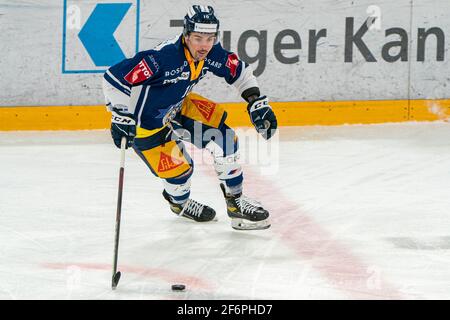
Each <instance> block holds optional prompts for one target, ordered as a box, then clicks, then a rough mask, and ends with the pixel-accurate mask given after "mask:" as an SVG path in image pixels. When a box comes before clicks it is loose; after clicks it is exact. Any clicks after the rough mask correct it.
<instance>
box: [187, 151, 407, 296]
mask: <svg viewBox="0 0 450 320" xmlns="http://www.w3.org/2000/svg"><path fill="white" fill-rule="evenodd" d="M191 151H192V149H191ZM192 153H193V154H192V155H193V156H194V161H195V159H201V157H202V154H201V151H199V150H198V149H194V150H193V152H192ZM199 166H202V169H203V170H202V173H205V174H208V175H210V176H211V177H214V178H215V179H217V176H216V175H215V172H214V169H213V168H212V166H209V165H206V164H201V163H199ZM199 166H197V167H199ZM243 172H244V192H245V193H246V194H248V195H249V196H250V197H252V198H255V199H256V200H258V201H261V202H262V203H263V204H264V206H265V207H266V208H267V209H268V210H269V212H270V216H271V223H272V226H271V228H270V229H268V231H270V232H273V233H274V234H276V235H277V236H278V237H279V238H280V239H281V240H283V242H284V244H285V245H287V246H288V247H289V248H291V249H292V250H294V251H295V253H296V254H298V255H299V256H300V257H301V258H302V259H303V260H305V261H306V262H308V263H309V264H310V265H311V266H312V267H313V268H314V270H316V271H319V272H320V274H321V275H322V276H323V277H324V278H325V279H326V280H327V281H328V283H330V284H332V285H333V286H334V287H335V288H337V289H338V290H341V291H343V292H345V293H346V294H347V295H349V297H350V298H354V299H402V298H403V297H402V294H401V293H400V292H399V291H398V290H397V289H396V288H395V287H393V286H392V285H391V284H388V283H387V282H386V281H385V280H383V279H382V277H381V278H379V280H378V282H375V283H373V282H372V283H370V281H372V280H373V279H371V277H373V276H374V275H373V273H371V271H372V269H371V268H370V266H371V265H367V264H365V263H364V262H363V261H362V260H361V259H360V258H358V257H357V256H355V255H353V254H352V253H351V250H350V249H349V248H346V247H345V246H344V245H342V244H340V243H339V241H338V240H336V238H335V237H334V236H333V234H331V233H330V232H329V231H327V230H326V229H325V228H324V227H322V226H321V225H320V224H319V223H318V222H316V221H314V219H313V218H312V217H310V216H308V214H307V213H305V212H304V211H303V210H302V209H301V208H300V206H299V205H298V204H297V203H296V202H294V201H292V200H290V199H288V198H287V197H286V196H284V194H283V193H282V192H281V191H280V190H279V189H278V188H277V183H274V181H272V180H270V179H268V178H264V177H263V176H261V175H258V174H256V173H254V171H252V169H251V168H250V167H249V166H243ZM265 199H266V200H265ZM267 199H276V201H268V200H267ZM253 232H259V231H253ZM261 232H264V231H261ZM369 283H370V285H369Z"/></svg>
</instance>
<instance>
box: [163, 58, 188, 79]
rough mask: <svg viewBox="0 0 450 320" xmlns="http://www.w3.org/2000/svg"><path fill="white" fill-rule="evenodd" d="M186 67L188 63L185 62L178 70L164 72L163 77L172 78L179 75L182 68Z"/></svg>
mask: <svg viewBox="0 0 450 320" xmlns="http://www.w3.org/2000/svg"><path fill="white" fill-rule="evenodd" d="M187 66H188V62H187V61H185V62H184V63H183V65H182V66H179V67H178V68H176V69H173V70H170V71H166V72H165V73H164V75H165V76H166V77H170V76H174V75H176V74H179V73H180V72H183V70H184V68H186V67H187Z"/></svg>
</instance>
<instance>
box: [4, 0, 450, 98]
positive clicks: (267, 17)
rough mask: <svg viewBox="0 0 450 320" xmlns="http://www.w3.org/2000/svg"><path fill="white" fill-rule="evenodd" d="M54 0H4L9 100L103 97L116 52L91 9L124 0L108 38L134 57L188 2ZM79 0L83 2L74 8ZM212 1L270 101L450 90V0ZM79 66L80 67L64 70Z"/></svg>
mask: <svg viewBox="0 0 450 320" xmlns="http://www.w3.org/2000/svg"><path fill="white" fill-rule="evenodd" d="M10 2H11V1H10ZM12 2H13V1H12ZM54 3H55V2H54V1H53V0H39V1H38V0H30V1H27V3H26V4H22V3H18V4H15V5H14V6H6V7H2V6H0V14H1V20H2V23H3V24H4V25H5V26H7V28H6V29H5V32H2V33H0V44H8V45H7V46H5V49H4V50H2V57H3V60H0V63H1V61H5V63H4V64H3V65H2V69H1V72H2V75H3V76H2V77H0V87H1V88H2V89H3V90H1V91H0V104H1V105H3V106H8V105H9V106H12V105H36V104H40V105H90V104H102V103H103V94H102V91H101V77H102V73H101V72H103V70H104V69H106V68H107V67H108V66H107V65H104V62H103V61H106V60H104V59H103V58H106V57H107V55H109V54H110V53H111V52H110V50H103V49H102V50H100V49H99V43H98V42H96V41H89V39H90V38H89V37H87V35H90V33H89V32H91V30H94V31H95V32H99V29H98V28H94V27H95V26H96V23H97V22H98V21H102V20H101V19H94V18H95V17H93V16H92V15H93V14H94V13H96V14H97V16H98V15H100V13H102V12H105V10H106V9H108V8H112V7H114V8H122V9H123V10H122V13H121V14H120V15H117V17H116V19H115V20H114V21H111V22H110V24H109V26H110V28H109V29H108V30H110V31H109V32H108V39H110V40H111V41H112V40H114V41H117V45H116V46H115V48H116V49H117V50H116V51H118V49H121V50H122V51H123V54H124V56H127V57H128V56H130V55H133V54H134V53H135V51H136V50H137V49H138V50H148V49H151V48H153V47H155V46H156V45H157V44H158V43H160V42H161V41H163V40H165V39H167V38H170V37H173V36H174V35H176V34H181V31H182V28H181V26H182V20H180V19H182V18H183V16H184V15H185V13H186V10H187V7H188V5H189V4H187V3H186V4H185V5H182V6H180V5H179V2H178V1H175V0H167V1H165V2H164V5H157V6H156V5H153V2H152V1H149V0H140V1H137V0H133V1H131V0H130V1H123V0H98V1H88V2H85V1H75V0H66V1H65V3H67V8H66V10H65V11H64V8H63V6H61V5H55V4H54ZM130 3H131V5H130ZM139 3H140V4H141V5H140V7H139V6H138V4H139ZM112 4H114V6H113V5H112ZM71 6H72V7H73V6H78V7H79V10H75V11H74V10H69V9H70V8H71ZM213 6H214V8H215V10H216V12H217V15H218V17H219V18H220V25H221V27H220V28H221V34H220V36H221V42H222V44H223V46H224V47H225V48H229V49H231V50H232V51H234V52H236V53H237V54H238V55H239V56H240V57H241V58H242V59H243V60H245V61H247V62H248V63H250V64H251V65H252V67H253V69H254V70H255V74H256V75H257V76H258V81H259V83H260V86H261V89H262V91H263V92H264V94H267V95H269V97H270V98H271V101H316V100H320V101H324V100H325V101H330V100H332V101H336V100H384V99H410V98H411V99H422V98H423V99H435V98H449V97H450V92H449V88H450V86H447V83H448V82H449V79H448V78H449V76H448V74H449V72H448V70H450V62H449V58H448V48H449V45H448V41H447V40H446V37H447V36H448V34H449V33H450V19H449V14H448V13H449V12H450V1H449V0H396V1H390V2H387V1H381V0H378V1H376V0H340V1H336V0H314V1H313V0H289V1H271V0H261V1H238V0H227V1H225V0H217V1H214V3H213ZM36 8H39V10H36ZM64 12H65V14H64ZM75 13H78V14H79V15H78V16H77V15H76V14H75ZM94 15H95V14H94ZM17 16H24V17H26V19H22V20H20V21H19V20H17V19H16V17H17ZM43 16H46V17H48V18H47V19H44V20H43V19H42V17H43ZM62 17H64V18H65V19H62ZM74 17H79V19H78V20H77V19H75V20H74ZM139 17H140V18H139ZM64 21H65V22H66V24H67V25H66V26H65V28H63V24H64ZM73 21H78V22H79V23H78V24H76V23H75V24H74V23H72V22H73ZM55 23H57V24H58V25H56V26H55ZM92 23H93V25H94V27H93V26H92ZM37 26H38V27H39V31H40V32H39V35H38V36H36V34H35V32H34V30H36V28H37ZM114 28H116V30H115V32H114V33H112V32H111V30H113V29H114ZM63 30H64V32H63ZM83 30H84V31H83ZM100 30H102V29H100ZM137 30H140V32H137ZM80 33H81V36H80ZM84 33H89V34H87V35H86V34H84ZM80 37H81V38H80ZM86 39H87V40H86ZM43 43H44V44H45V45H42V44H43ZM19 53H20V54H19ZM117 56H118V55H117ZM94 58H95V59H94ZM100 58H102V59H100ZM99 60H101V61H100V62H98V61H99ZM30 61H34V62H33V63H30ZM36 61H37V62H38V63H37V62H36ZM96 61H97V63H96ZM61 65H63V66H64V67H65V70H66V73H64V72H61V69H63V70H64V68H61ZM98 65H101V66H98ZM17 70H26V71H27V72H17ZM67 70H68V71H67ZM73 70H78V71H76V72H80V73H72V74H70V73H67V72H69V71H72V72H75V71H73ZM79 70H81V71H79ZM91 70H92V71H95V72H97V73H89V71H91ZM43 79H45V81H43ZM194 90H195V91H197V92H199V93H200V94H204V95H205V96H207V97H209V98H211V99H213V100H215V101H224V102H226V101H230V102H231V101H242V99H241V97H240V96H239V94H238V93H237V92H236V91H235V90H232V89H230V88H229V87H228V86H227V85H226V84H225V85H224V82H223V80H222V79H218V78H215V77H213V76H211V79H209V81H206V80H205V81H202V82H201V83H200V84H199V85H197V86H196V87H195V89H194Z"/></svg>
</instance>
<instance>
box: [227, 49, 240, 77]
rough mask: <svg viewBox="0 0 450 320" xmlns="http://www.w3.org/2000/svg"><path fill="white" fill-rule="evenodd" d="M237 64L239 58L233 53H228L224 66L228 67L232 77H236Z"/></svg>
mask: <svg viewBox="0 0 450 320" xmlns="http://www.w3.org/2000/svg"><path fill="white" fill-rule="evenodd" d="M238 65H239V59H238V57H237V55H236V54H235V53H231V54H229V55H228V59H227V63H226V64H225V66H226V67H227V68H228V69H230V73H231V75H232V76H233V77H236V71H237V67H238Z"/></svg>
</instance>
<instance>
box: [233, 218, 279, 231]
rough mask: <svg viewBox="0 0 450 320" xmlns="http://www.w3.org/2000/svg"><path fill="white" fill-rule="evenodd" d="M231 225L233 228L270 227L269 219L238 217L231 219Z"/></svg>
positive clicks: (261, 228)
mask: <svg viewBox="0 0 450 320" xmlns="http://www.w3.org/2000/svg"><path fill="white" fill-rule="evenodd" d="M231 227H232V228H233V229H235V230H264V229H268V228H270V222H269V220H267V219H266V220H262V221H250V220H246V219H240V218H232V219H231Z"/></svg>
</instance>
